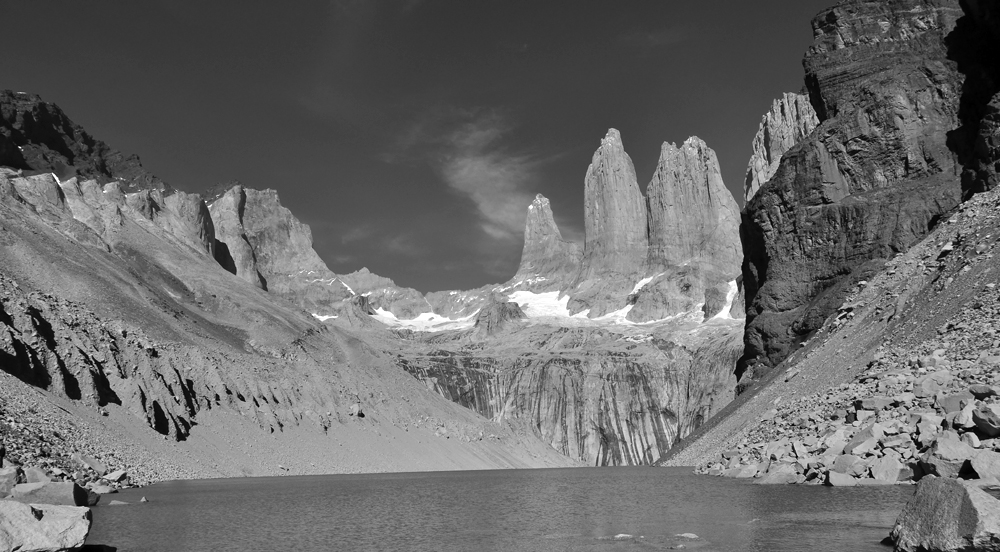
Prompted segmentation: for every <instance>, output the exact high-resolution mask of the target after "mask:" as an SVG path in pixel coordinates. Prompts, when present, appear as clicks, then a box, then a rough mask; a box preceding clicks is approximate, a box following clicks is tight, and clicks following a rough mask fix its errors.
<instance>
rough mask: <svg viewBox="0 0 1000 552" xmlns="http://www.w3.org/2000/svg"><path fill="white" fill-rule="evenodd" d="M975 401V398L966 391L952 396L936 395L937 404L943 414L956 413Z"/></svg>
mask: <svg viewBox="0 0 1000 552" xmlns="http://www.w3.org/2000/svg"><path fill="white" fill-rule="evenodd" d="M975 400H976V397H975V396H974V395H973V394H972V393H969V392H968V391H962V392H961V393H955V394H953V395H938V398H937V403H938V405H939V406H940V407H941V408H943V409H944V411H945V412H947V413H951V412H958V411H960V410H962V408H964V407H965V406H966V405H967V404H969V403H972V402H974V401H975Z"/></svg>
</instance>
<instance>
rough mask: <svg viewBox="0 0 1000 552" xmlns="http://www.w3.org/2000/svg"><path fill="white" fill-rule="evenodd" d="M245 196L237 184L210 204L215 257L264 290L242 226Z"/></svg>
mask: <svg viewBox="0 0 1000 552" xmlns="http://www.w3.org/2000/svg"><path fill="white" fill-rule="evenodd" d="M246 199H247V198H246V192H244V190H243V186H241V185H238V184H237V185H235V186H233V187H232V188H230V189H229V190H227V191H226V192H225V193H224V194H223V195H222V196H221V197H219V198H217V199H215V200H214V201H212V204H211V205H210V206H209V212H210V213H211V216H212V222H213V224H214V225H215V260H217V261H218V262H219V264H220V265H222V267H223V268H225V269H226V270H228V271H229V272H232V273H233V274H235V275H237V276H239V277H240V278H242V279H244V280H246V281H248V282H250V283H251V284H253V285H254V286H256V287H259V288H262V289H267V286H265V285H264V280H263V279H262V277H261V275H260V272H259V271H258V270H257V257H256V255H254V251H253V247H251V246H250V242H249V241H247V236H246V230H244V229H243V212H244V208H245V206H246Z"/></svg>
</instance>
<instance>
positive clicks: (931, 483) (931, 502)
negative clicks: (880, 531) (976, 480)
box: [889, 477, 1000, 552]
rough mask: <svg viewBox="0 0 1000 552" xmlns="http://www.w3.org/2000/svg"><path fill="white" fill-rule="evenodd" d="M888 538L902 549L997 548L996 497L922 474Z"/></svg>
mask: <svg viewBox="0 0 1000 552" xmlns="http://www.w3.org/2000/svg"><path fill="white" fill-rule="evenodd" d="M889 538H890V539H892V541H893V542H894V543H895V550H897V551H902V552H918V551H920V552H951V551H955V552H957V551H965V550H976V551H1000V501H998V500H997V499H995V498H993V497H992V496H990V495H989V494H987V493H986V492H984V491H982V490H981V489H978V488H976V487H974V486H970V485H967V484H965V483H963V482H961V481H957V480H954V479H942V478H936V477H934V478H924V479H922V480H921V481H920V483H918V484H917V492H916V494H914V495H913V498H911V499H910V501H909V502H907V503H906V506H905V507H904V508H903V511H902V512H901V513H900V514H899V517H898V518H896V524H895V526H894V527H893V528H892V532H891V533H890V534H889Z"/></svg>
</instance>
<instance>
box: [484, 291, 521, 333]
mask: <svg viewBox="0 0 1000 552" xmlns="http://www.w3.org/2000/svg"><path fill="white" fill-rule="evenodd" d="M524 318H527V317H526V316H525V315H524V311H522V310H521V307H520V306H519V305H518V304H517V303H513V302H511V301H507V300H506V299H505V298H504V297H503V296H501V295H499V294H496V293H494V294H492V295H490V299H489V302H487V303H486V305H484V306H483V308H482V309H480V311H479V314H477V315H476V323H475V326H474V327H475V328H476V329H477V331H478V332H479V334H480V335H483V336H487V337H488V336H492V335H494V334H496V333H498V332H500V331H501V330H502V329H504V327H505V326H507V325H508V323H509V322H510V321H512V320H522V319H524Z"/></svg>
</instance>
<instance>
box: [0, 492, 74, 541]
mask: <svg viewBox="0 0 1000 552" xmlns="http://www.w3.org/2000/svg"><path fill="white" fill-rule="evenodd" d="M90 523H91V514H90V508H77V507H73V506H52V505H47V504H32V505H28V504H21V503H20V502H13V501H10V500H0V550H21V551H24V552H29V551H33V552H40V551H49V550H52V551H57V550H76V549H79V548H80V547H82V546H83V544H84V542H85V541H86V540H87V535H88V534H89V533H90Z"/></svg>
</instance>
